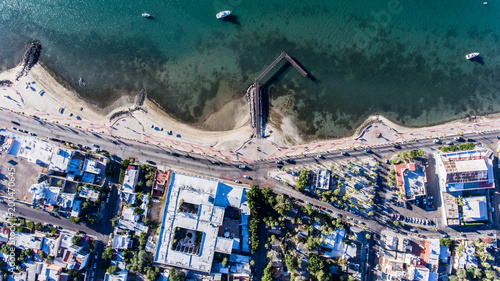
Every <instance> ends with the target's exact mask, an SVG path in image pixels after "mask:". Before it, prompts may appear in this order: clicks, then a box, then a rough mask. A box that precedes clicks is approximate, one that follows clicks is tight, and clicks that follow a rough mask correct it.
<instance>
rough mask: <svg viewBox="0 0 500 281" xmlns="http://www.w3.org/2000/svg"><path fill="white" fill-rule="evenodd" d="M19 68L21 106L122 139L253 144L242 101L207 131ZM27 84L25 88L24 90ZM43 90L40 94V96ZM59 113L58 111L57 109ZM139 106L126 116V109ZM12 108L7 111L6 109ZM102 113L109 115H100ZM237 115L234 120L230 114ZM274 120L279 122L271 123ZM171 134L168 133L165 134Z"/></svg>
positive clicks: (16, 85) (293, 131) (147, 105)
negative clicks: (93, 98) (100, 102)
mask: <svg viewBox="0 0 500 281" xmlns="http://www.w3.org/2000/svg"><path fill="white" fill-rule="evenodd" d="M21 67H22V66H21V65H18V66H16V67H14V68H12V69H8V70H6V71H3V72H1V73H0V80H10V81H12V82H13V84H12V85H11V86H10V87H5V88H10V89H14V90H16V91H17V92H18V93H19V94H20V95H21V97H22V100H23V103H24V104H23V106H25V107H27V108H33V109H36V110H38V111H41V112H45V113H47V114H50V115H53V116H61V117H66V118H72V117H73V118H75V119H76V120H86V121H89V122H91V123H97V124H99V125H102V126H109V127H110V128H111V129H110V133H112V134H114V135H116V136H120V137H124V138H127V137H129V136H128V133H129V132H128V131H127V129H128V130H132V131H135V132H136V133H137V135H144V136H150V137H152V138H155V137H162V138H170V139H172V140H173V141H175V140H183V141H187V142H190V143H193V144H196V145H203V146H207V147H211V148H218V149H221V150H227V151H233V150H238V149H239V148H241V147H242V146H243V144H245V143H246V142H248V141H249V140H252V135H253V129H252V128H251V127H250V125H249V114H248V111H249V109H248V105H247V101H246V98H245V97H244V96H243V97H242V98H239V99H235V100H231V101H228V102H227V103H225V104H224V105H222V106H221V107H220V109H219V110H218V111H216V112H214V113H212V114H211V115H209V116H208V117H207V119H206V120H205V122H204V123H206V124H213V125H214V126H217V123H220V122H221V121H220V120H224V121H225V122H227V123H232V124H233V128H232V129H231V130H225V131H207V130H201V129H198V128H196V127H194V126H191V125H188V124H185V123H182V122H180V121H178V120H176V119H175V118H173V117H172V116H170V115H169V114H168V113H167V112H165V111H164V110H163V109H162V108H161V107H160V106H158V105H157V104H156V103H155V102H154V100H151V99H149V98H147V96H146V98H145V100H144V102H143V104H142V105H137V104H136V101H135V99H136V98H137V95H136V96H127V95H124V96H122V97H121V98H120V99H118V100H116V101H114V102H113V103H112V104H111V105H110V106H108V107H106V108H104V109H99V108H98V106H96V105H95V104H92V103H90V102H88V101H86V100H84V99H83V98H81V96H80V95H79V94H78V92H77V90H76V89H72V88H70V87H69V88H68V87H67V85H64V84H65V83H64V81H62V82H61V81H60V80H61V79H62V78H61V77H59V76H57V75H55V74H54V73H52V72H51V71H50V70H48V69H47V68H46V67H45V66H44V65H42V64H36V65H35V66H33V68H32V69H31V71H30V72H29V73H28V74H27V75H25V76H22V77H21V78H20V79H19V81H15V79H14V77H15V75H16V74H17V73H18V72H19V70H20V68H21ZM28 83H30V87H28ZM42 90H43V91H44V94H43V96H41V95H40V94H39V93H40V91H42ZM61 108H64V112H63V113H60V109H61ZM134 108H139V109H140V110H135V111H132V112H130V110H131V109H134ZM11 110H12V109H11ZM103 111H109V112H107V113H106V114H104V112H103ZM120 111H124V112H125V111H129V112H127V113H125V114H123V115H121V116H120V117H117V118H113V119H111V117H112V116H113V114H116V113H117V112H120ZM269 114H270V117H269V120H268V124H267V125H266V132H268V131H272V133H271V134H270V135H269V137H268V138H266V139H267V140H268V141H270V142H272V143H273V144H274V145H276V146H279V147H290V146H291V147H293V146H300V145H314V144H318V143H327V142H339V141H345V140H352V139H358V138H359V137H360V135H362V134H363V132H364V131H365V130H366V129H367V128H368V127H370V125H372V124H376V123H381V124H384V125H386V126H388V127H390V128H392V129H393V130H394V131H395V132H396V133H411V132H416V131H422V130H436V129H441V128H444V127H451V126H459V125H470V124H474V123H478V122H490V121H496V120H500V113H493V114H488V115H483V116H477V117H476V118H475V119H470V118H460V119H456V120H453V121H449V122H443V123H441V124H438V125H433V126H423V127H407V126H404V125H401V124H398V123H396V122H394V121H392V120H390V119H389V118H387V117H385V116H383V115H381V114H376V115H371V116H369V117H368V118H367V119H366V120H365V121H363V122H362V123H361V125H360V126H359V127H358V128H356V129H355V130H354V133H353V134H352V135H350V136H345V137H342V138H335V139H333V138H327V139H314V140H311V141H307V142H304V140H303V139H302V137H301V136H300V132H299V130H298V129H297V127H296V126H295V125H294V124H293V123H292V120H291V119H290V118H289V117H287V116H286V115H285V114H282V113H281V112H279V111H275V112H270V113H269ZM234 115H236V116H234ZM276 119H279V120H276ZM170 131H171V132H172V133H171V134H169V132H170Z"/></svg>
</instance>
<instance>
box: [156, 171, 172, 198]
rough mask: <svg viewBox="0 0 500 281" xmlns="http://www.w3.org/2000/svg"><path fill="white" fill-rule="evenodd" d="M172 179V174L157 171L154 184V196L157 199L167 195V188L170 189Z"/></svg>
mask: <svg viewBox="0 0 500 281" xmlns="http://www.w3.org/2000/svg"><path fill="white" fill-rule="evenodd" d="M169 179H170V172H169V171H163V170H160V169H156V173H155V180H154V184H153V193H152V196H153V197H155V198H159V197H163V196H164V195H165V188H166V187H168V181H169Z"/></svg>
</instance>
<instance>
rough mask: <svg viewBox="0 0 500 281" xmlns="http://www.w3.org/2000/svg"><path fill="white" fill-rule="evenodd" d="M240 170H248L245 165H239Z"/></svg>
mask: <svg viewBox="0 0 500 281" xmlns="http://www.w3.org/2000/svg"><path fill="white" fill-rule="evenodd" d="M238 168H240V169H245V168H246V166H245V165H239V166H238Z"/></svg>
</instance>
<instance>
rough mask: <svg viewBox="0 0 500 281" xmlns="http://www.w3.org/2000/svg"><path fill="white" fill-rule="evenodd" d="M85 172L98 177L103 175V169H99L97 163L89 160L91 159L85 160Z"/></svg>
mask: <svg viewBox="0 0 500 281" xmlns="http://www.w3.org/2000/svg"><path fill="white" fill-rule="evenodd" d="M83 171H84V172H87V173H92V174H96V175H98V174H100V173H101V169H100V168H97V161H95V160H89V159H86V160H85V164H84V166H83Z"/></svg>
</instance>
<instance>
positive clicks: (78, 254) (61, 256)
mask: <svg viewBox="0 0 500 281" xmlns="http://www.w3.org/2000/svg"><path fill="white" fill-rule="evenodd" d="M60 239H61V240H60V243H61V244H60V246H59V250H58V253H57V255H56V258H55V261H56V262H57V263H59V264H62V265H64V266H65V267H66V269H68V270H70V269H76V270H80V269H83V268H85V267H86V266H87V264H88V262H89V259H90V257H91V255H90V252H88V251H87V250H84V248H83V246H77V245H75V244H73V242H72V241H73V236H72V235H65V234H61V238H60Z"/></svg>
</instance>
